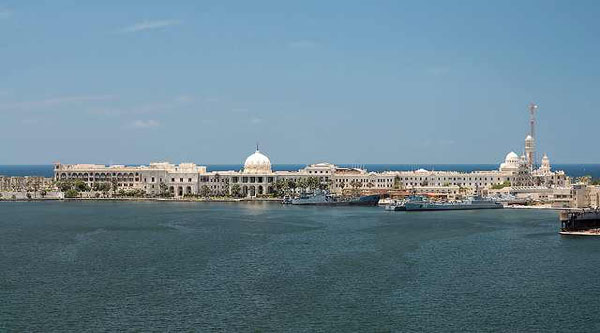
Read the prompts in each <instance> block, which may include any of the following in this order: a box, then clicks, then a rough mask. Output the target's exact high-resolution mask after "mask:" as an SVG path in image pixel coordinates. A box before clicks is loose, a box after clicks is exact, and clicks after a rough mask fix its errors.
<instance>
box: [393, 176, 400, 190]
mask: <svg viewBox="0 0 600 333" xmlns="http://www.w3.org/2000/svg"><path fill="white" fill-rule="evenodd" d="M394 188H395V189H401V188H402V179H401V178H400V176H396V177H394Z"/></svg>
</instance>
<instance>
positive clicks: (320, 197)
mask: <svg viewBox="0 0 600 333" xmlns="http://www.w3.org/2000/svg"><path fill="white" fill-rule="evenodd" d="M336 202H337V200H336V199H335V198H334V197H333V196H331V195H330V194H329V193H327V192H326V191H317V192H314V193H302V194H301V195H300V196H299V197H297V198H293V199H291V200H290V201H289V203H290V204H292V205H333V204H335V203H336Z"/></svg>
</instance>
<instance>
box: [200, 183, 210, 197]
mask: <svg viewBox="0 0 600 333" xmlns="http://www.w3.org/2000/svg"><path fill="white" fill-rule="evenodd" d="M209 194H210V188H208V186H207V185H202V187H200V195H201V196H203V197H208V196H209Z"/></svg>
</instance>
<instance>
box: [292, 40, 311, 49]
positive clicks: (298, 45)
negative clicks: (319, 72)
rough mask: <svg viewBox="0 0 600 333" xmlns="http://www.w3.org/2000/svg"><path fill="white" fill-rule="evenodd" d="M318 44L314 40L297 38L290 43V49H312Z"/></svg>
mask: <svg viewBox="0 0 600 333" xmlns="http://www.w3.org/2000/svg"><path fill="white" fill-rule="evenodd" d="M317 46H318V44H317V42H315V41H312V40H296V41H293V42H289V43H288V47H289V48H290V49H312V48H315V47H317Z"/></svg>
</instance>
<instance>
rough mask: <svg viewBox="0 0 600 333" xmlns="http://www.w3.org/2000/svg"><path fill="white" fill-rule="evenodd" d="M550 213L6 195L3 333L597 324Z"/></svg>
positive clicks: (594, 246)
mask: <svg viewBox="0 0 600 333" xmlns="http://www.w3.org/2000/svg"><path fill="white" fill-rule="evenodd" d="M557 231H558V219H557V214H556V213H555V212H551V211H532V210H489V211H456V212H426V213H423V212H418V213H410V212H386V211H384V210H382V209H380V208H369V207H290V206H282V205H279V204H273V203H237V204H236V203H231V204H225V203H176V202H73V201H64V202H0V299H1V300H2V301H1V302H0V331H44V332H46V331H84V330H90V331H116V330H128V331H129V330H134V331H190V330H195V331H209V330H218V331H236V332H237V331H242V332H243V331H246V332H247V331H256V330H258V331H266V332H271V331H273V332H279V331H387V330H391V331H477V332H484V331H598V329H599V328H600V323H599V322H598V320H597V313H596V312H595V310H596V309H598V308H599V307H600V288H599V287H600V256H599V255H598V253H599V250H600V238H595V237H587V238H586V237H582V238H575V237H564V236H560V235H558V234H557Z"/></svg>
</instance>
